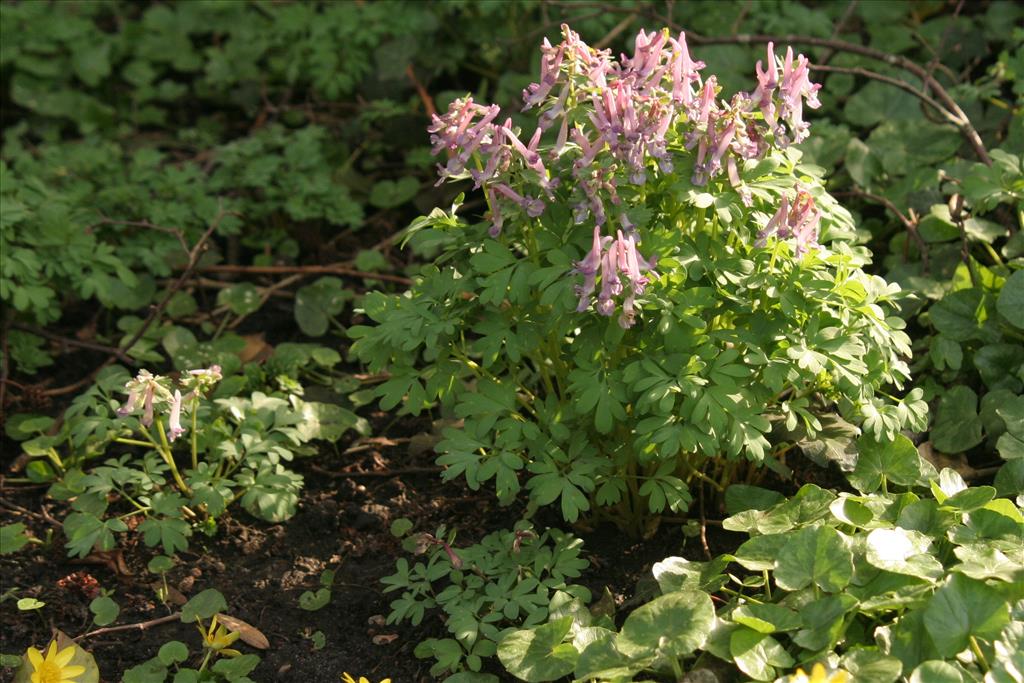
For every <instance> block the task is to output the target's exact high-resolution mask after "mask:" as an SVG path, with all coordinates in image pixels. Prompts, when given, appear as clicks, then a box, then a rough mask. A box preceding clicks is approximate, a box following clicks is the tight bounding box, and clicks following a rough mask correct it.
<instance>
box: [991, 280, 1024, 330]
mask: <svg viewBox="0 0 1024 683" xmlns="http://www.w3.org/2000/svg"><path fill="white" fill-rule="evenodd" d="M996 310H997V311H999V314H1000V315H1002V316H1003V317H1004V318H1005V319H1006V320H1007V321H1008V322H1009V323H1010V324H1011V325H1013V326H1014V327H1016V328H1017V329H1021V330H1024V270H1018V271H1017V272H1015V273H1014V274H1013V275H1011V276H1010V277H1009V278H1007V280H1006V282H1005V283H1004V284H1003V288H1002V290H1000V292H999V298H998V299H997V300H996Z"/></svg>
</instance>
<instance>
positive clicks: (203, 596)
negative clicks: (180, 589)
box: [181, 588, 228, 624]
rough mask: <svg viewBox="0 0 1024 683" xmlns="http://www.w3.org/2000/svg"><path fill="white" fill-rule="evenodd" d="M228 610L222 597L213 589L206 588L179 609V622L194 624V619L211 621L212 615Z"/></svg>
mask: <svg viewBox="0 0 1024 683" xmlns="http://www.w3.org/2000/svg"><path fill="white" fill-rule="evenodd" d="M227 608H228V603H227V602H226V601H225V600H224V595H223V594H221V592H220V591H218V590H216V589H214V588H207V589H206V590H204V591H202V592H201V593H197V594H196V595H194V596H192V598H190V599H189V601H188V602H186V603H185V605H184V606H183V607H182V608H181V620H182V621H183V622H185V623H187V624H194V623H195V621H196V619H212V618H213V615H215V614H217V613H218V612H223V611H225V610H226V609H227Z"/></svg>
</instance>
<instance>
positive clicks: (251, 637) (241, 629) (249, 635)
mask: <svg viewBox="0 0 1024 683" xmlns="http://www.w3.org/2000/svg"><path fill="white" fill-rule="evenodd" d="M217 621H219V622H220V623H221V624H224V627H225V628H227V629H228V630H229V631H231V632H233V633H237V634H238V636H239V637H240V638H241V639H242V640H243V641H244V642H245V643H247V644H249V645H252V646H253V647H255V648H258V649H260V650H266V649H267V648H268V647H270V641H269V640H267V637H266V636H265V635H263V633H262V632H261V631H260V630H259V629H258V628H256V627H255V626H253V625H252V624H249V623H246V622H244V621H242V620H241V619H238V618H237V617H232V616H229V615H227V614H218V615H217Z"/></svg>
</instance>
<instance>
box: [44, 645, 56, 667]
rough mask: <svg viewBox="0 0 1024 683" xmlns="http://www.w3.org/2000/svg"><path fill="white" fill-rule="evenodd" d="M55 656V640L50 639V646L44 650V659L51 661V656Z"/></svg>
mask: <svg viewBox="0 0 1024 683" xmlns="http://www.w3.org/2000/svg"><path fill="white" fill-rule="evenodd" d="M56 656H57V641H56V640H51V641H50V648H49V649H48V650H47V651H46V661H48V662H50V661H53V658H54V657H56Z"/></svg>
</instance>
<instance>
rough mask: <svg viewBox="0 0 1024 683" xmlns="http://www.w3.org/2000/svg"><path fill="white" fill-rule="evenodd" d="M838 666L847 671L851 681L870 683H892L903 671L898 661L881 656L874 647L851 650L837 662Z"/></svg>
mask: <svg viewBox="0 0 1024 683" xmlns="http://www.w3.org/2000/svg"><path fill="white" fill-rule="evenodd" d="M839 666H840V667H841V668H842V669H844V670H846V671H849V672H850V675H851V676H852V677H853V680H855V681H871V682H872V683H894V682H895V681H896V680H897V679H898V678H899V677H900V673H902V671H903V664H902V663H901V662H900V660H898V659H896V658H895V657H892V656H889V655H886V654H883V653H882V652H881V651H879V649H878V648H876V647H854V648H851V649H850V650H849V651H848V652H847V653H846V654H844V655H843V658H842V659H841V660H839Z"/></svg>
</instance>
